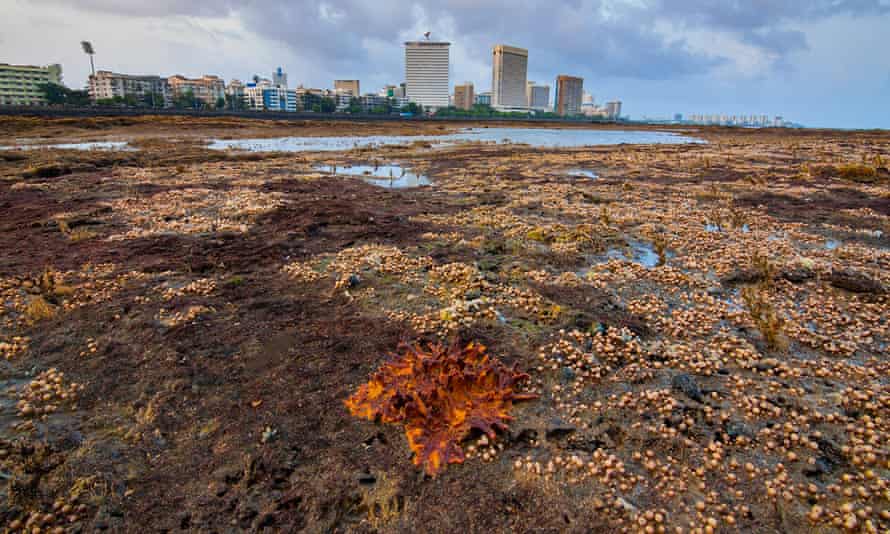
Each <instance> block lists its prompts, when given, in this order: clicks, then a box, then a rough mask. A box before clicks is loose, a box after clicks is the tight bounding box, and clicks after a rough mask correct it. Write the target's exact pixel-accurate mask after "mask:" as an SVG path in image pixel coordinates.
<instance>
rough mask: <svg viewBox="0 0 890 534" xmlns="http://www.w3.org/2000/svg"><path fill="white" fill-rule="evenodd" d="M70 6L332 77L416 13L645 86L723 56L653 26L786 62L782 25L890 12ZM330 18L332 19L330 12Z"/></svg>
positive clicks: (170, 0)
mask: <svg viewBox="0 0 890 534" xmlns="http://www.w3.org/2000/svg"><path fill="white" fill-rule="evenodd" d="M59 1H60V0H34V2H35V3H53V2H56V3H58V2H59ZM67 5H70V4H67ZM75 6H76V7H77V8H81V9H86V10H92V11H96V12H102V13H114V14H118V15H122V16H132V17H163V16H169V15H185V16H195V17H223V16H228V15H230V14H234V15H236V16H238V17H240V19H241V20H242V22H243V24H244V25H245V26H246V27H247V28H248V29H250V30H251V31H253V32H255V33H257V34H259V35H262V36H265V37H268V38H272V39H275V40H277V41H280V42H282V43H283V44H285V45H286V46H287V47H288V48H289V49H290V51H292V52H293V53H294V54H297V55H298V56H299V57H301V58H305V59H306V60H307V61H311V62H314V63H317V64H319V65H320V66H321V68H323V69H324V70H326V71H329V72H338V73H340V72H349V71H356V72H357V73H361V72H367V70H368V69H369V68H371V66H372V65H375V64H380V63H381V62H383V63H389V64H391V63H392V62H393V61H394V59H395V58H386V59H382V58H379V57H371V52H369V50H367V49H366V47H365V46H364V44H363V40H364V39H376V40H379V41H381V42H391V43H393V44H394V45H397V44H398V35H399V33H400V32H402V31H405V30H407V29H409V28H411V27H413V26H414V24H415V23H417V20H416V18H415V13H416V12H415V9H417V8H420V9H421V10H422V12H423V13H425V14H426V18H427V20H428V21H430V23H431V24H437V23H438V22H441V21H444V20H448V21H453V28H454V32H455V35H448V36H443V37H449V38H451V39H452V40H454V41H456V42H457V41H459V42H460V43H461V44H462V45H463V46H464V47H465V50H467V51H468V53H469V54H470V57H471V59H474V60H477V61H480V62H485V61H487V59H488V58H487V56H488V54H489V53H490V48H491V45H492V44H494V43H496V42H505V43H510V44H515V45H517V46H523V47H526V48H529V49H530V50H531V57H530V63H532V64H531V65H530V69H531V70H532V71H534V70H535V68H538V67H536V66H537V65H547V68H548V70H550V71H551V72H550V73H549V74H550V75H555V74H556V73H557V71H560V72H566V73H578V74H582V75H583V74H585V73H586V74H588V75H590V76H619V77H628V78H637V79H650V80H651V79H667V78H676V77H683V76H686V75H694V74H705V73H707V72H708V71H710V70H711V69H713V68H714V67H717V66H720V65H726V64H727V63H728V62H730V61H731V59H730V58H728V57H724V56H723V55H722V54H721V53H720V51H719V50H712V51H708V53H707V54H703V53H697V52H693V51H691V50H690V48H689V47H688V46H687V44H686V43H685V42H684V41H683V40H682V39H678V38H671V37H666V36H665V35H663V34H660V33H658V32H656V31H655V30H654V29H653V28H654V27H655V25H656V24H657V23H659V22H666V23H668V24H669V25H671V26H674V27H678V28H681V29H683V28H687V29H704V30H710V31H720V32H727V33H730V34H731V35H733V36H735V38H737V39H739V40H741V41H742V42H745V43H747V44H749V45H751V46H754V47H756V48H759V49H761V50H763V51H765V52H768V53H769V54H770V56H771V57H775V58H777V59H776V61H777V65H778V64H782V65H784V63H783V59H784V57H785V56H786V55H787V54H789V53H791V52H793V51H796V50H801V49H805V48H806V47H807V42H806V36H805V35H804V34H803V33H801V32H799V31H795V30H789V29H787V28H785V27H783V25H787V24H789V23H794V22H800V21H809V20H816V19H821V18H825V17H830V16H834V15H838V14H873V13H886V12H888V11H890V6H887V5H886V3H884V2H882V0H808V1H806V2H800V1H799V0H744V1H743V0H727V1H724V2H715V1H713V0H679V1H677V0H671V1H667V0H654V2H653V3H652V4H650V5H647V6H641V5H639V4H638V3H636V2H616V1H614V0H613V1H608V0H566V1H563V2H555V1H553V0H512V1H509V2H507V1H506V0H498V1H487V2H486V1H480V0H444V1H435V0H416V1H414V2H410V3H403V2H395V1H393V0H378V1H376V2H367V1H363V0H327V1H322V2H318V1H311V0H296V1H281V0H247V1H240V2H235V1H234V0H213V1H210V0H193V1H189V2H181V1H177V0H158V1H155V2H145V1H144V0H139V1H120V0H77V1H76V3H75ZM322 6H328V7H327V8H322ZM331 13H336V14H337V15H338V16H334V17H331V16H326V15H330V14H331ZM536 62H539V63H536ZM397 74H398V73H395V72H393V73H390V75H391V76H395V75H397Z"/></svg>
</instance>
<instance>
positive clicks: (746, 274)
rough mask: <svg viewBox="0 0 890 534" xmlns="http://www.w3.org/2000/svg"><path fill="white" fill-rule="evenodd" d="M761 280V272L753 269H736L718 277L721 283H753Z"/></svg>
mask: <svg viewBox="0 0 890 534" xmlns="http://www.w3.org/2000/svg"><path fill="white" fill-rule="evenodd" d="M762 281H763V274H762V273H760V272H758V271H755V270H753V269H736V270H734V271H732V272H730V273H728V274H726V275H724V276H723V277H722V278H720V283H721V284H723V285H736V284H754V283H757V282H762Z"/></svg>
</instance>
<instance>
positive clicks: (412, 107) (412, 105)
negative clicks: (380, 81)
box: [402, 102, 423, 115]
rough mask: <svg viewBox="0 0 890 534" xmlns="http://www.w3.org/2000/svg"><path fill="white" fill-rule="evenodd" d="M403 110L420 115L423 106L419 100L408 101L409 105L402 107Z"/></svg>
mask: <svg viewBox="0 0 890 534" xmlns="http://www.w3.org/2000/svg"><path fill="white" fill-rule="evenodd" d="M402 111H405V112H407V113H414V114H415V115H419V114H421V113H423V106H421V105H420V104H418V103H417V102H408V105H406V106H405V107H403V108H402Z"/></svg>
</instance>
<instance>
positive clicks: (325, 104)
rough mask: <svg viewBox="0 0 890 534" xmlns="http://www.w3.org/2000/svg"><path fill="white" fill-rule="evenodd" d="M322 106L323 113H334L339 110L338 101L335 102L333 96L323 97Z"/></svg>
mask: <svg viewBox="0 0 890 534" xmlns="http://www.w3.org/2000/svg"><path fill="white" fill-rule="evenodd" d="M320 107H321V112H322V113H333V112H335V111H337V103H336V102H334V99H333V98H322V99H321V104H320Z"/></svg>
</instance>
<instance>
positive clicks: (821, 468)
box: [803, 456, 834, 478]
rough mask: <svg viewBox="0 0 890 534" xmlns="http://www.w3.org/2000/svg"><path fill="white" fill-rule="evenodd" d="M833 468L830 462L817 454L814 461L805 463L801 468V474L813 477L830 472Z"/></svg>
mask: <svg viewBox="0 0 890 534" xmlns="http://www.w3.org/2000/svg"><path fill="white" fill-rule="evenodd" d="M833 469H834V466H833V465H832V463H831V462H830V461H829V460H828V459H827V458H826V457H824V456H819V457H818V458H816V462H815V463H813V464H812V465H811V464H807V465H805V466H804V468H803V474H804V475H806V476H808V477H810V478H813V477H818V476H822V475H827V474H829V473H831V471H832V470H833Z"/></svg>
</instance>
